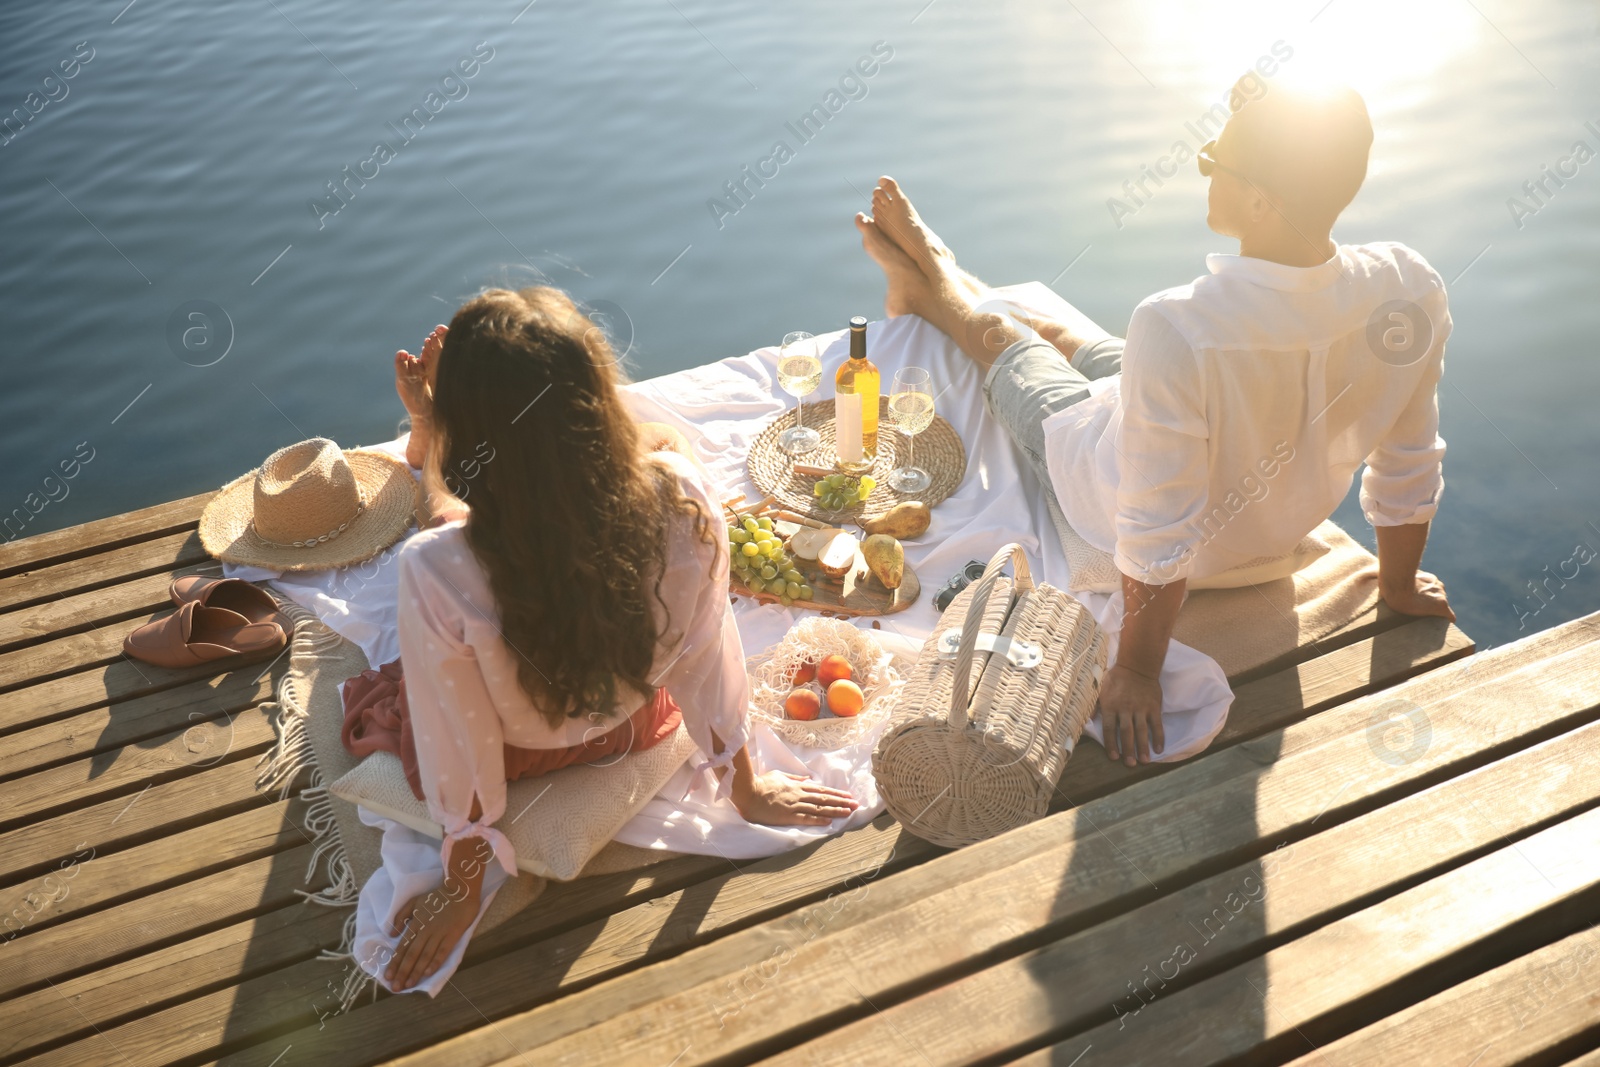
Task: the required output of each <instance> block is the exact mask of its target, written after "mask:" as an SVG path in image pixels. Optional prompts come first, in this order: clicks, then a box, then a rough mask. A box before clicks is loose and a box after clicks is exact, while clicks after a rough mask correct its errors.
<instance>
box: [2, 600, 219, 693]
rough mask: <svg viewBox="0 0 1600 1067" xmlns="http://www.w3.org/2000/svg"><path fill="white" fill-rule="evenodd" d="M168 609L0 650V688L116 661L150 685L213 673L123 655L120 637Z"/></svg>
mask: <svg viewBox="0 0 1600 1067" xmlns="http://www.w3.org/2000/svg"><path fill="white" fill-rule="evenodd" d="M169 612H170V609H169V610H168V611H164V612H163V611H158V612H152V613H151V614H149V615H146V616H141V617H138V618H133V619H127V620H123V621H120V622H113V623H107V624H106V625H105V626H100V627H95V628H94V629H92V630H90V631H89V632H88V633H81V634H71V635H69V636H67V637H58V638H56V639H55V640H52V641H44V642H41V643H40V644H36V645H29V646H27V647H25V648H19V649H14V650H12V651H10V652H0V690H8V691H9V690H14V689H21V688H22V687H24V686H28V685H33V684H36V683H38V682H42V681H45V680H46V679H49V678H55V677H58V676H60V675H64V674H72V673H76V672H78V671H83V670H88V669H89V668H91V667H104V666H106V665H107V664H110V663H116V662H118V661H121V662H122V663H123V664H126V665H127V666H128V667H130V668H132V670H133V671H134V673H135V674H137V675H138V676H139V677H140V678H141V679H143V680H144V682H145V685H146V686H147V687H148V688H151V689H154V688H156V687H158V686H159V685H160V684H162V683H163V682H167V683H170V682H172V681H176V680H183V679H189V678H196V677H203V675H202V674H201V673H200V672H202V671H206V672H208V673H211V674H215V673H217V672H216V671H210V670H209V664H208V665H206V666H201V667H188V668H184V669H182V670H168V669H166V668H163V667H153V666H151V665H150V664H148V663H139V662H137V661H135V660H133V659H131V658H129V657H127V656H125V655H123V653H122V639H123V638H124V637H126V636H127V635H128V634H129V633H131V632H133V631H134V630H136V629H137V628H139V627H140V626H143V625H144V624H145V623H146V622H149V621H150V620H151V619H154V618H156V617H157V616H160V615H164V614H168V613H169Z"/></svg>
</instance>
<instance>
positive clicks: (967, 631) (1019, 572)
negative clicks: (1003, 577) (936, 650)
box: [950, 541, 1033, 730]
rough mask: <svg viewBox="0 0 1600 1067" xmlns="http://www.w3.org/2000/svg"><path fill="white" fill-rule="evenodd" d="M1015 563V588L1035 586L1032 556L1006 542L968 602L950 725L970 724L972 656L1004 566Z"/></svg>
mask: <svg viewBox="0 0 1600 1067" xmlns="http://www.w3.org/2000/svg"><path fill="white" fill-rule="evenodd" d="M1008 560H1009V561H1010V563H1011V569H1012V573H1013V575H1014V576H1015V579H1016V584H1015V589H1016V591H1017V592H1019V593H1026V592H1029V591H1031V590H1032V589H1033V572H1032V571H1030V570H1029V569H1028V555H1027V553H1025V552H1023V551H1022V546H1021V545H1019V544H1017V543H1016V542H1015V541H1013V542H1011V543H1010V544H1008V545H1004V546H1002V547H1001V548H1000V550H999V551H998V552H996V553H995V554H994V555H993V556H991V557H990V558H989V563H988V565H987V566H985V567H984V568H983V577H982V578H979V579H978V581H977V582H976V583H975V584H974V586H973V594H972V602H971V603H970V604H968V605H967V617H966V619H964V620H963V621H962V624H961V645H960V647H959V648H958V649H957V651H956V674H955V682H954V684H953V685H952V686H951V687H950V725H951V726H954V727H955V728H956V729H958V730H962V729H965V728H966V725H967V701H968V700H970V699H971V698H972V693H971V689H970V687H969V685H968V679H969V678H970V676H971V674H972V657H973V655H974V654H975V652H976V650H977V643H978V629H979V627H980V626H981V625H982V624H983V613H984V609H985V608H986V607H988V604H989V594H990V593H992V592H994V583H995V580H996V579H998V578H999V577H1000V568H1001V567H1004V566H1005V565H1006V562H1007V561H1008Z"/></svg>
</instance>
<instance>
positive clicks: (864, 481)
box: [811, 474, 878, 511]
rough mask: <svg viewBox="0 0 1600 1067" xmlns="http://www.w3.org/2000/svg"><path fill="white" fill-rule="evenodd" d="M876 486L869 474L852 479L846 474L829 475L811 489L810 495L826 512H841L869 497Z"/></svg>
mask: <svg viewBox="0 0 1600 1067" xmlns="http://www.w3.org/2000/svg"><path fill="white" fill-rule="evenodd" d="M877 484H878V483H877V481H876V480H874V479H873V477H872V475H870V474H863V475H862V476H861V477H860V478H852V477H850V476H849V475H848V474H830V475H828V476H827V477H826V478H824V479H822V480H821V481H820V482H818V483H817V484H816V485H813V486H812V487H811V495H812V496H814V497H816V498H817V503H818V504H820V505H821V506H822V507H824V508H826V509H827V510H829V511H843V510H844V509H845V508H851V507H855V506H856V505H857V504H859V503H861V502H862V501H863V500H865V499H867V497H869V496H871V495H872V490H873V488H874V487H875V486H876V485H877Z"/></svg>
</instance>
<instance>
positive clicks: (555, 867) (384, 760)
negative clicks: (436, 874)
mask: <svg viewBox="0 0 1600 1067" xmlns="http://www.w3.org/2000/svg"><path fill="white" fill-rule="evenodd" d="M694 750H695V746H694V742H693V741H692V740H690V738H689V733H688V731H687V730H685V729H684V728H683V727H682V726H679V727H678V729H677V730H675V731H673V733H672V734H671V735H670V736H669V737H667V738H666V739H664V740H663V741H661V742H659V743H658V744H656V745H654V746H653V747H651V748H647V749H645V750H644V751H642V752H630V753H629V754H628V755H626V756H623V757H622V758H621V759H618V760H616V761H614V762H601V763H594V764H583V763H580V764H576V765H574V766H571V767H564V768H562V769H561V770H559V771H553V772H551V773H550V774H545V775H541V776H539V777H537V778H522V779H518V780H517V781H514V782H511V783H509V784H508V785H507V786H506V811H505V815H503V816H502V817H501V818H500V821H499V822H497V823H495V824H494V825H495V829H497V830H499V831H500V832H501V833H503V834H505V835H506V837H507V838H508V839H509V840H510V842H511V845H512V847H513V848H514V849H516V853H517V867H518V868H519V869H521V870H523V871H526V872H528V873H529V874H535V875H538V876H540V877H541V878H553V879H555V880H557V881H562V882H566V881H571V880H572V879H574V878H576V877H578V875H579V874H580V873H582V872H583V869H584V866H585V865H587V864H588V863H589V861H590V860H591V859H593V858H594V856H595V855H596V853H598V852H599V851H600V850H601V849H602V848H604V847H605V846H606V845H607V844H608V843H609V842H610V841H611V839H612V837H614V836H615V835H616V833H617V831H618V830H620V829H622V826H623V824H624V823H626V822H627V821H628V820H629V819H631V818H633V817H634V816H635V815H637V814H638V813H639V810H640V809H641V808H643V807H644V806H645V804H647V803H648V802H649V801H650V798H651V797H653V796H655V795H656V794H657V793H659V792H660V791H661V788H662V787H663V786H664V785H666V783H667V779H669V778H671V777H672V775H673V773H674V772H675V771H677V769H678V768H679V767H680V766H682V765H683V762H684V761H685V760H686V759H688V758H689V756H690V754H691V753H693V752H694ZM328 791H329V792H330V793H332V794H333V795H334V796H336V797H339V798H340V799H341V800H347V801H349V802H350V803H352V804H359V805H360V806H361V807H363V808H366V809H367V810H368V811H371V812H372V813H374V814H376V815H381V816H383V817H384V818H386V819H393V820H394V821H395V822H397V823H400V824H401V825H402V826H409V827H411V828H412V829H413V830H416V831H417V832H419V833H424V834H428V835H429V836H431V837H437V838H439V839H440V840H443V839H444V828H443V827H442V826H440V825H439V824H438V823H437V822H435V821H434V820H433V819H432V818H431V817H430V816H429V815H428V809H427V806H426V805H425V804H424V803H423V802H422V801H420V800H418V799H417V798H416V797H415V796H414V795H413V794H412V792H411V787H410V786H409V785H408V784H406V776H405V771H404V770H403V769H402V768H401V766H400V758H399V757H398V756H395V755H393V754H392V753H389V752H374V753H373V754H372V755H370V756H368V757H366V758H365V759H363V760H362V761H361V762H360V763H358V764H357V765H356V766H355V768H354V769H353V770H351V771H350V772H349V773H347V774H345V775H344V777H342V778H340V779H339V780H338V781H336V782H334V783H333V785H331V786H329V787H328Z"/></svg>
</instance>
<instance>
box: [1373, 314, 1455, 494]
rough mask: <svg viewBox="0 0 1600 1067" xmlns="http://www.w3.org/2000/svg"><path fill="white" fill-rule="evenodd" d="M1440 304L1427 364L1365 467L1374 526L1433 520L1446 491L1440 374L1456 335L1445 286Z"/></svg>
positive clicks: (1425, 363) (1425, 359)
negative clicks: (1447, 348) (1452, 334)
mask: <svg viewBox="0 0 1600 1067" xmlns="http://www.w3.org/2000/svg"><path fill="white" fill-rule="evenodd" d="M1435 294H1436V299H1437V300H1438V307H1437V308H1434V309H1429V310H1430V312H1431V318H1432V319H1433V321H1434V322H1435V323H1437V327H1436V330H1435V333H1436V336H1435V337H1434V338H1433V344H1432V345H1431V346H1430V348H1429V351H1428V354H1427V355H1426V356H1425V357H1423V366H1424V367H1425V368H1426V369H1425V370H1424V371H1423V373H1422V376H1421V378H1420V379H1418V381H1417V386H1416V389H1415V391H1413V392H1412V394H1411V399H1410V400H1409V402H1407V404H1406V406H1405V408H1404V409H1403V410H1402V411H1401V412H1400V417H1399V418H1397V419H1396V420H1395V423H1394V425H1393V426H1392V427H1390V429H1389V432H1388V433H1387V434H1385V435H1384V437H1383V439H1382V440H1381V441H1380V442H1379V443H1378V447H1377V448H1375V449H1373V450H1372V454H1371V455H1369V456H1368V457H1367V467H1366V470H1364V471H1362V472H1361V513H1362V514H1363V515H1365V516H1366V518H1367V521H1368V522H1369V523H1371V524H1372V525H1373V526H1405V525H1409V524H1411V523H1419V522H1428V521H1430V520H1431V519H1432V518H1433V517H1434V515H1435V514H1437V513H1438V511H1439V497H1440V496H1441V495H1442V494H1443V493H1444V448H1445V445H1444V438H1442V437H1440V436H1439V379H1440V378H1442V377H1443V376H1444V343H1445V339H1446V338H1448V337H1449V336H1450V329H1451V322H1450V311H1449V308H1448V306H1446V304H1445V296H1444V290H1443V289H1442V288H1441V289H1437V290H1435Z"/></svg>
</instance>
